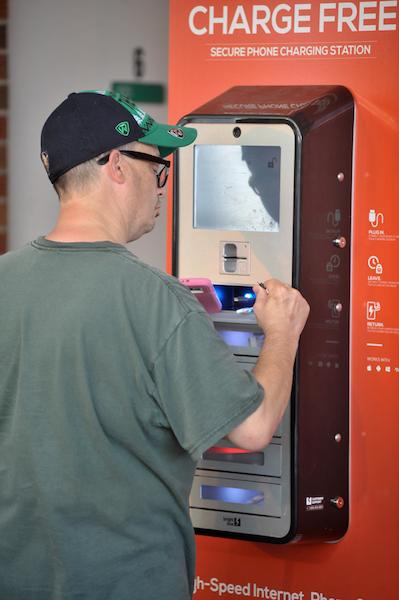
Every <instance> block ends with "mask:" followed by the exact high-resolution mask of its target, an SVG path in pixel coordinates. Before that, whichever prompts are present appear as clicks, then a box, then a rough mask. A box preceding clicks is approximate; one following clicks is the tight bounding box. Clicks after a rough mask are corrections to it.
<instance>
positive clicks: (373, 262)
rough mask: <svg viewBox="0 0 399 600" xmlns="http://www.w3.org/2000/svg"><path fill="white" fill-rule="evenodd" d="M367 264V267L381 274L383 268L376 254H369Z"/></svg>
mask: <svg viewBox="0 0 399 600" xmlns="http://www.w3.org/2000/svg"><path fill="white" fill-rule="evenodd" d="M367 264H368V266H369V269H372V270H373V271H375V272H376V273H377V275H382V272H383V268H382V264H381V263H380V259H379V258H378V256H369V259H368V261H367Z"/></svg>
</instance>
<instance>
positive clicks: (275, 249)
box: [173, 86, 354, 543]
mask: <svg viewBox="0 0 399 600" xmlns="http://www.w3.org/2000/svg"><path fill="white" fill-rule="evenodd" d="M353 119H354V103H353V98H352V96H351V94H350V92H349V91H348V90H347V89H346V88H344V87H342V86H307V87H306V86H305V87H303V86H301V87H300V86H283V87H279V86H256V87H255V86H239V87H234V88H231V89H230V90H227V91H226V92H225V93H223V94H221V95H220V96H218V97H217V98H215V99H213V100H211V101H210V102H208V103H207V104H205V105H203V106H201V107H199V108H198V109H196V110H194V111H193V112H192V113H191V114H189V115H187V116H185V117H184V118H183V119H182V121H181V124H184V125H192V126H193V127H195V128H196V129H197V130H198V137H197V140H196V142H195V144H194V145H193V146H188V147H186V148H182V149H179V151H178V154H177V157H176V163H175V166H176V168H175V193H174V224H173V273H174V275H176V276H177V277H181V278H196V277H198V278H201V277H202V278H203V277H206V278H209V279H210V280H211V281H212V283H213V284H214V286H215V289H216V291H217V294H218V296H219V299H220V300H221V303H222V308H223V309H222V311H221V312H218V313H215V314H214V315H212V318H213V321H214V325H215V328H216V330H217V332H218V333H219V335H220V336H221V337H222V339H223V340H224V341H225V342H226V344H227V345H228V346H229V347H230V348H231V352H232V353H233V354H234V356H235V358H236V360H237V363H239V365H240V366H241V367H242V368H243V369H252V368H253V366H254V365H255V363H256V360H257V357H258V355H259V351H260V347H261V345H262V343H263V333H262V331H261V330H260V329H259V328H258V326H257V324H256V320H255V317H254V315H253V314H251V313H246V312H242V311H240V309H242V308H245V307H248V306H250V305H251V304H252V303H253V298H252V294H251V289H252V285H253V284H254V283H255V282H256V281H265V280H266V279H268V278H270V277H276V278H278V279H281V280H282V281H284V282H286V283H289V284H292V285H293V286H294V287H296V288H298V289H299V290H300V291H301V292H302V294H303V295H304V297H305V298H306V299H307V300H308V302H309V304H310V306H311V312H310V316H309V319H308V322H307V325H306V327H305V329H304V331H303V333H302V336H301V340H300V345H299V350H298V355H297V360H296V364H295V369H294V383H293V389H292V396H291V401H290V404H289V406H288V408H287V410H286V413H285V415H284V417H283V419H282V422H281V424H280V426H279V428H278V429H277V431H276V432H275V435H274V437H273V439H272V441H271V443H270V444H269V445H268V446H267V447H266V448H265V449H264V450H263V451H262V452H247V451H243V450H242V449H240V448H237V447H235V446H234V445H233V444H231V443H230V442H229V441H228V440H226V439H223V440H220V442H219V443H218V444H216V445H215V446H214V447H212V448H210V449H209V450H208V451H207V452H205V453H204V454H203V456H202V459H201V460H200V462H199V464H198V467H197V470H196V474H195V477H194V484H193V488H192V492H191V497H190V510H191V517H192V521H193V524H194V527H195V528H196V531H197V532H198V533H205V534H208V535H219V536H220V535H221V536H225V537H244V538H247V539H254V540H259V541H266V542H278V543H284V542H290V541H299V540H306V539H320V540H326V541H327V540H330V541H333V540H338V539H340V538H341V537H342V536H343V535H344V534H345V532H346V530H347V527H348V518H349V481H348V476H349V308H350V234H351V187H352V146H353ZM237 311H238V312H237ZM215 368H217V366H215ZM266 394H267V390H266Z"/></svg>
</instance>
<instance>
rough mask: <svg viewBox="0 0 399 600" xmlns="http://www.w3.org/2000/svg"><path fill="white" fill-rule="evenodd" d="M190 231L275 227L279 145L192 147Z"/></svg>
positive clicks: (276, 221)
mask: <svg viewBox="0 0 399 600" xmlns="http://www.w3.org/2000/svg"><path fill="white" fill-rule="evenodd" d="M194 153H195V154H194V223H193V226H194V228H195V229H220V230H227V231H270V232H278V231H279V220H280V171H281V169H280V166H281V148H280V147H279V146H241V145H238V144H237V145H208V144H203V145H197V146H195V149H194Z"/></svg>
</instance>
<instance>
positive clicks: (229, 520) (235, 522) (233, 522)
mask: <svg viewBox="0 0 399 600" xmlns="http://www.w3.org/2000/svg"><path fill="white" fill-rule="evenodd" d="M223 521H224V522H225V523H226V525H228V526H229V527H241V519H240V517H223Z"/></svg>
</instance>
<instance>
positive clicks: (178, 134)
mask: <svg viewBox="0 0 399 600" xmlns="http://www.w3.org/2000/svg"><path fill="white" fill-rule="evenodd" d="M168 133H169V135H173V137H177V138H183V137H184V131H183V129H168Z"/></svg>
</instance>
